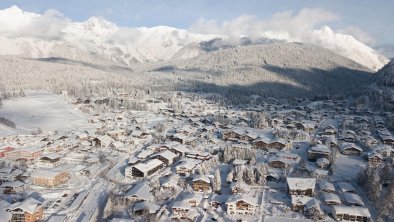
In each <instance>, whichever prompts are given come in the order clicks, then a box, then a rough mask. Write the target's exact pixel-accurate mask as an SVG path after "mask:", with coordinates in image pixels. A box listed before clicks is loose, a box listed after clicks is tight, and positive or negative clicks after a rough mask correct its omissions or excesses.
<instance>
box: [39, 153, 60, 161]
mask: <svg viewBox="0 0 394 222" xmlns="http://www.w3.org/2000/svg"><path fill="white" fill-rule="evenodd" d="M60 157H61V156H60V155H59V154H58V153H48V154H45V155H43V156H42V157H41V158H40V159H43V158H48V159H51V160H54V159H57V158H60Z"/></svg>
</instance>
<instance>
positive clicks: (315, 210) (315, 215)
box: [304, 198, 324, 220]
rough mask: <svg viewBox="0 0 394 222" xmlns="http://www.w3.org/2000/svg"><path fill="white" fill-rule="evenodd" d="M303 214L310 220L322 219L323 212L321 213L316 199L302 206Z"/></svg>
mask: <svg viewBox="0 0 394 222" xmlns="http://www.w3.org/2000/svg"><path fill="white" fill-rule="evenodd" d="M304 214H305V216H306V217H308V218H311V219H315V220H316V219H319V220H321V219H323V218H324V212H323V211H322V209H321V207H320V201H319V200H317V199H316V198H313V199H312V200H310V201H308V202H306V204H305V206H304Z"/></svg>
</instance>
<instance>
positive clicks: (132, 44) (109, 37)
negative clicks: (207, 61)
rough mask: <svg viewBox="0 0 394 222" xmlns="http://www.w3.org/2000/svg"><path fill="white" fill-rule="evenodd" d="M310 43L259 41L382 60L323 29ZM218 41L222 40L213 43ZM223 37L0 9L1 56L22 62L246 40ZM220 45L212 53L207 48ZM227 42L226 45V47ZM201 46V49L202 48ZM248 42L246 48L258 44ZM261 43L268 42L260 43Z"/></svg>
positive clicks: (161, 52)
mask: <svg viewBox="0 0 394 222" xmlns="http://www.w3.org/2000/svg"><path fill="white" fill-rule="evenodd" d="M312 37H313V38H310V35H309V36H308V38H303V37H302V35H300V36H299V37H297V38H294V37H291V38H290V37H289V36H287V35H286V34H283V33H282V32H278V33H275V32H272V31H267V32H265V33H262V36H261V38H262V39H269V40H270V39H272V40H274V41H277V40H280V41H289V42H306V43H311V44H315V45H318V46H321V47H325V48H328V49H331V50H333V51H335V52H337V53H339V54H340V55H342V56H345V57H347V58H350V59H352V60H354V61H356V62H358V63H360V64H362V65H364V66H366V67H368V68H370V69H373V70H377V69H379V68H381V67H382V66H383V65H384V64H386V63H387V62H388V60H387V59H386V58H384V57H383V56H381V55H380V54H378V53H376V52H375V51H374V50H373V49H371V48H369V47H368V46H366V45H364V44H363V43H361V42H359V41H357V40H356V39H354V38H353V37H351V36H348V35H343V34H338V33H334V32H333V31H332V30H331V29H330V28H328V27H324V28H323V29H321V30H315V31H314V33H313V34H312ZM215 39H221V41H213V40H215ZM229 39H230V37H228V36H223V35H210V34H196V33H192V32H190V31H188V30H184V29H176V28H172V27H166V26H158V27H152V28H146V27H140V28H128V27H118V26H117V25H115V24H113V23H111V22H108V21H106V20H104V19H103V18H100V17H91V18H89V19H88V20H86V21H84V22H72V21H70V19H68V18H66V17H64V16H63V15H61V14H60V13H59V12H56V11H53V10H48V11H47V12H45V13H44V14H42V15H39V14H35V13H29V12H24V11H22V10H21V9H19V8H18V7H17V6H13V7H11V8H8V9H4V10H0V54H1V55H22V56H25V57H64V58H68V59H74V60H82V61H88V62H91V61H93V60H97V59H98V60H109V61H112V62H114V63H116V64H122V65H131V64H134V63H141V62H151V61H165V60H169V59H171V58H176V59H183V58H191V57H195V56H197V55H200V54H203V53H206V52H209V51H213V50H215V49H221V48H222V47H230V46H231V47H234V46H237V44H242V43H245V41H243V40H244V39H245V36H240V41H237V42H238V43H237V44H235V43H234V41H233V39H232V41H230V40H229ZM216 42H219V43H220V44H219V45H216V46H214V47H213V48H210V49H207V48H206V47H207V43H208V46H209V47H211V45H209V44H211V43H216ZM230 42H231V43H230ZM201 43H202V44H201ZM261 43H262V42H261V41H250V42H247V44H261ZM263 43H267V41H264V42H263Z"/></svg>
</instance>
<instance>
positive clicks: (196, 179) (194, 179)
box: [193, 175, 211, 183]
mask: <svg viewBox="0 0 394 222" xmlns="http://www.w3.org/2000/svg"><path fill="white" fill-rule="evenodd" d="M199 180H201V181H204V182H206V183H211V180H210V179H209V178H208V177H207V176H206V175H197V176H196V177H194V178H193V182H194V181H199Z"/></svg>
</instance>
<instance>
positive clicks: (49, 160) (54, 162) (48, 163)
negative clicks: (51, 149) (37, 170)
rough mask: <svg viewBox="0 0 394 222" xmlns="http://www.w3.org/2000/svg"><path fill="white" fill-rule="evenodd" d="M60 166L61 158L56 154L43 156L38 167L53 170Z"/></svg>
mask: <svg viewBox="0 0 394 222" xmlns="http://www.w3.org/2000/svg"><path fill="white" fill-rule="evenodd" d="M60 164H61V156H60V155H59V154H58V153H49V154H45V155H44V156H42V157H41V158H40V159H39V162H38V165H39V166H41V167H48V168H54V167H57V166H59V165H60Z"/></svg>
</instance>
